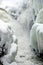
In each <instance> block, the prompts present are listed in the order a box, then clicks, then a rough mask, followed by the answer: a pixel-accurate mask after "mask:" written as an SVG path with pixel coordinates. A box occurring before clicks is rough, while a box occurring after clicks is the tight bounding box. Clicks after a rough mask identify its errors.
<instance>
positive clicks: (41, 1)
mask: <svg viewBox="0 0 43 65" xmlns="http://www.w3.org/2000/svg"><path fill="white" fill-rule="evenodd" d="M30 4H31V6H32V7H33V9H34V10H35V14H36V15H37V14H38V12H39V11H40V10H41V9H42V8H43V0H30Z"/></svg>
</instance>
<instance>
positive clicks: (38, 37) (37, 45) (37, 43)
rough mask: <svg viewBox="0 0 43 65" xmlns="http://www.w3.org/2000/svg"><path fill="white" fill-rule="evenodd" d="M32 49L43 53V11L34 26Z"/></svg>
mask: <svg viewBox="0 0 43 65" xmlns="http://www.w3.org/2000/svg"><path fill="white" fill-rule="evenodd" d="M30 42H31V45H32V48H33V49H34V50H35V51H36V52H37V53H43V9H41V10H40V12H39V14H38V15H37V18H36V22H35V23H34V25H33V26H32V29H31V33H30Z"/></svg>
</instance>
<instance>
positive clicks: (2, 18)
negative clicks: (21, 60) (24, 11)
mask: <svg viewBox="0 0 43 65" xmlns="http://www.w3.org/2000/svg"><path fill="white" fill-rule="evenodd" d="M11 21H12V20H11V17H10V15H9V14H8V13H7V11H6V10H4V9H2V8H1V9H0V58H1V61H2V62H3V63H4V62H5V61H4V59H6V62H7V63H9V64H10V63H12V62H13V61H15V56H16V54H17V50H18V46H17V38H16V36H15V34H14V32H13V31H14V30H13V29H12V27H11V25H10V23H9V22H11ZM6 22H7V23H6Z"/></svg>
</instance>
